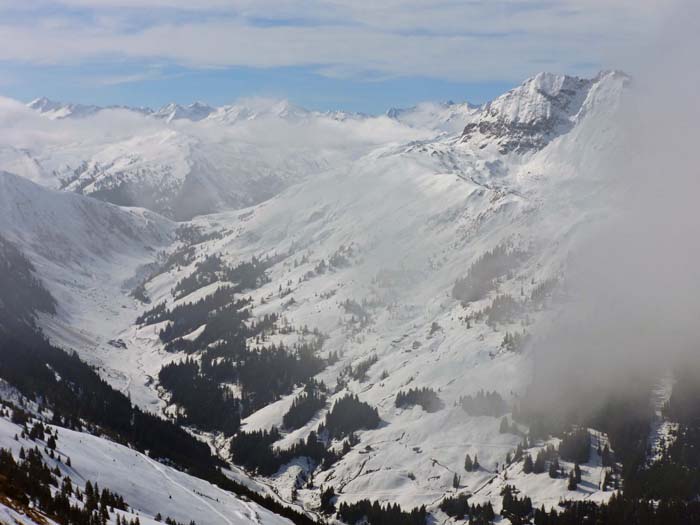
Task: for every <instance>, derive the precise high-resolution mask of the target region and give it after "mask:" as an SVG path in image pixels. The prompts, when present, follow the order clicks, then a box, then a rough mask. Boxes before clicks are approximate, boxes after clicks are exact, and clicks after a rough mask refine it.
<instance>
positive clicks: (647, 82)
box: [532, 2, 700, 410]
mask: <svg viewBox="0 0 700 525" xmlns="http://www.w3.org/2000/svg"><path fill="white" fill-rule="evenodd" d="M698 15H700V9H699V8H698V6H697V5H695V4H691V3H690V2H683V3H681V4H676V5H675V9H674V10H672V11H669V12H668V13H667V17H666V18H664V21H665V22H666V23H665V24H664V27H663V29H662V31H660V33H659V34H658V35H656V36H655V37H653V38H651V39H650V41H649V42H648V46H647V47H640V49H639V51H640V53H639V55H640V58H639V60H638V62H637V64H635V66H634V67H633V68H632V73H633V82H632V89H630V90H629V93H628V96H626V97H625V100H624V101H623V106H622V107H621V109H620V114H619V115H618V116H616V119H615V120H616V123H617V124H616V125H617V126H619V129H618V130H617V137H618V139H617V141H616V142H614V143H613V144H611V145H610V148H609V150H608V151H607V152H606V153H605V154H604V156H603V157H602V158H601V159H600V166H602V171H600V172H596V173H582V174H580V177H581V180H583V181H585V180H590V179H596V180H599V181H602V184H603V188H604V189H603V191H602V192H599V193H598V195H597V198H598V199H603V201H602V202H596V203H595V205H596V206H600V207H601V208H603V209H607V210H608V212H607V215H606V218H605V219H604V220H602V221H598V222H597V223H595V224H589V225H588V227H587V228H586V230H587V231H586V232H585V235H583V236H582V238H581V239H580V241H579V243H578V246H577V247H576V249H575V250H574V251H573V253H572V254H571V258H570V261H569V265H568V268H567V277H566V282H565V285H564V289H565V291H566V294H565V295H566V299H565V301H564V303H563V304H562V305H561V310H560V312H559V314H558V317H557V318H556V320H555V322H554V323H553V325H550V326H546V327H542V328H541V329H540V332H539V334H538V336H539V337H538V338H537V340H536V342H535V344H534V345H533V352H534V354H535V369H536V371H535V384H534V387H533V391H532V395H533V396H535V398H536V399H537V400H538V401H539V403H541V404H543V405H544V406H545V407H546V408H553V407H554V406H557V407H559V406H562V405H567V404H568V403H567V402H568V401H574V402H576V401H579V400H580V396H582V395H588V396H590V395H593V394H597V395H598V396H599V397H598V400H599V401H602V400H604V399H605V398H606V397H607V396H608V395H610V394H615V393H619V392H625V391H626V390H627V389H629V388H633V387H637V386H639V385H640V383H643V382H644V381H646V380H649V381H652V382H653V381H658V380H659V379H660V377H661V376H662V375H663V374H664V373H666V372H670V371H672V369H673V367H674V366H677V365H678V364H679V363H682V362H685V360H687V359H688V358H692V359H696V360H700V349H699V348H698V318H699V317H698V314H699V313H700V265H698V260H699V258H700V216H698V197H699V196H700V173H699V170H698V161H697V156H698V146H697V144H698V137H700V133H699V132H700V105H699V104H698V95H697V94H698V93H699V92H700V72H699V71H698V67H697V66H698V58H697V50H698V49H700V46H699V44H700V41H699V35H700V24H699V23H698V21H699V20H700V17H699V16H698ZM652 50H653V51H652ZM601 155H603V154H601ZM599 169H600V168H598V167H596V170H599ZM567 396H572V397H571V398H567ZM594 397H595V396H594ZM589 401H590V400H588V401H586V402H584V403H583V404H588V405H589V406H588V408H590V409H591V410H593V409H595V403H593V405H591V403H590V402H589ZM577 404H578V403H577Z"/></svg>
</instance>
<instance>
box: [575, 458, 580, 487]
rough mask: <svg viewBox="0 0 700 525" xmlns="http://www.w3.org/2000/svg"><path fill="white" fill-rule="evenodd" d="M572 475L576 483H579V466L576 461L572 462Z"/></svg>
mask: <svg viewBox="0 0 700 525" xmlns="http://www.w3.org/2000/svg"><path fill="white" fill-rule="evenodd" d="M574 477H575V478H576V483H581V467H579V466H578V463H576V464H574Z"/></svg>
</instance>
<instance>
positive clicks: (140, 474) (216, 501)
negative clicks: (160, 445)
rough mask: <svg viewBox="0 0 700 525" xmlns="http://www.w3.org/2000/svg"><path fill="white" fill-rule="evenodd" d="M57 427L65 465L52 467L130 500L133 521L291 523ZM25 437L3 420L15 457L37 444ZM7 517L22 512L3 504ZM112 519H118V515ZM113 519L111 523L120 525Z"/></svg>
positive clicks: (2, 431) (0, 440)
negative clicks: (160, 519) (167, 517)
mask: <svg viewBox="0 0 700 525" xmlns="http://www.w3.org/2000/svg"><path fill="white" fill-rule="evenodd" d="M52 428H56V430H58V435H59V437H58V447H57V449H56V452H57V454H59V455H60V456H61V457H62V458H63V462H58V461H55V460H52V459H50V458H49V457H48V455H44V461H45V462H46V463H47V465H49V467H51V468H53V467H56V466H57V467H58V468H59V469H60V470H61V475H62V476H65V475H68V476H69V477H70V478H71V481H72V482H73V484H74V486H78V487H81V488H82V487H84V485H85V482H86V481H87V480H89V481H91V482H92V483H95V482H97V484H98V485H99V486H100V487H101V488H108V489H110V490H112V491H113V492H116V493H118V494H120V495H122V496H124V499H125V500H126V502H127V504H128V505H129V507H130V509H131V510H132V511H133V512H130V513H121V512H120V514H121V515H122V516H124V515H126V517H127V518H128V519H132V518H134V517H135V516H138V517H139V519H140V520H141V523H142V524H144V525H152V524H154V523H158V522H157V521H156V520H155V519H154V517H155V516H156V515H157V514H158V513H160V514H162V515H163V517H166V516H169V517H170V518H173V519H175V520H177V521H178V522H182V523H189V522H190V521H191V520H194V521H195V522H196V523H198V524H200V525H204V524H212V525H219V524H222V525H239V524H246V523H254V524H259V525H268V524H269V525H283V524H286V523H290V522H289V521H288V520H286V519H284V518H281V517H279V516H276V515H275V514H272V513H271V512H269V511H268V510H266V509H264V508H262V507H260V506H259V505H257V504H255V503H252V502H248V501H243V500H241V499H239V498H237V497H236V496H235V495H233V494H231V493H230V492H226V491H224V490H221V489H219V488H218V487H215V486H213V485H211V484H210V483H207V482H206V481H202V480H200V479H198V478H194V477H192V476H189V475H187V474H185V473H183V472H180V471H178V470H175V469H173V468H171V467H168V466H165V465H163V464H161V463H158V462H157V461H155V460H153V459H151V458H149V457H148V456H146V455H144V454H141V453H140V452H137V451H135V450H132V449H130V448H127V447H124V446H122V445H119V444H117V443H114V442H112V441H108V440H107V439H103V438H100V437H96V436H92V435H90V434H86V433H83V432H74V431H72V430H68V429H65V428H60V427H52ZM21 433H22V428H21V427H20V426H18V425H15V424H13V423H11V422H10V421H8V420H7V419H4V418H0V446H2V447H3V448H9V449H11V450H12V452H13V455H15V456H18V455H19V451H20V449H21V448H22V447H24V448H25V450H26V449H29V448H33V447H34V446H35V445H37V443H35V442H32V441H30V440H29V439H24V438H21V437H20V438H19V440H18V441H15V440H14V436H15V435H16V434H17V435H19V434H21ZM66 457H69V458H70V460H71V466H70V467H67V466H66V465H65V459H66ZM3 516H6V519H10V518H12V519H14V516H16V513H15V512H13V511H12V509H8V508H6V507H4V506H3V507H0V523H3V521H2V520H3ZM112 518H113V520H116V514H115V515H113V516H112ZM23 520H26V518H20V523H22V524H24V523H34V522H33V521H23ZM113 520H111V521H110V523H114V521H113ZM7 523H8V524H9V523H14V522H13V521H8V522H7Z"/></svg>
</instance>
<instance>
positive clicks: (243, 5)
mask: <svg viewBox="0 0 700 525" xmlns="http://www.w3.org/2000/svg"><path fill="white" fill-rule="evenodd" d="M0 2H1V0H0ZM55 3H56V2H54V4H55ZM60 3H61V4H62V5H64V6H66V7H70V8H73V9H75V8H79V9H80V12H79V13H77V14H76V12H75V11H73V10H66V11H65V13H63V14H61V15H60V16H56V15H55V9H54V10H51V12H53V13H54V14H52V15H51V16H49V15H44V14H43V13H44V10H42V7H43V6H44V5H45V2H43V0H33V1H30V2H28V3H27V4H25V7H24V9H27V10H30V11H31V13H32V15H31V19H30V18H29V17H27V19H26V21H25V22H22V20H23V19H22V17H19V18H17V17H15V19H14V20H15V21H13V23H11V24H8V23H5V24H4V25H3V26H0V60H13V61H21V62H28V63H33V64H65V63H80V62H81V61H83V60H87V59H96V58H97V59H106V58H107V57H120V58H122V57H127V58H133V59H139V60H167V61H171V62H173V63H176V64H180V65H185V66H188V67H222V66H223V67H226V66H252V67H278V66H310V67H315V68H317V69H318V70H319V71H320V72H326V73H327V74H332V75H336V76H337V75H365V76H368V75H369V76H370V77H372V76H377V75H379V76H381V75H419V76H429V77H436V78H443V79H449V80H456V81H484V80H494V79H497V80H520V79H522V78H523V77H524V76H527V75H529V74H531V73H533V72H535V71H538V70H542V69H547V70H556V71H574V72H579V71H581V70H586V69H587V67H586V65H589V64H590V65H591V66H588V69H590V68H595V67H597V66H602V67H612V66H615V67H619V66H622V67H624V66H625V64H624V63H623V64H620V63H619V62H624V61H625V60H626V59H627V58H628V57H630V56H633V55H634V52H635V49H636V46H637V45H638V42H639V41H640V39H641V37H642V36H643V35H645V34H648V32H649V31H650V30H651V28H652V27H653V25H654V22H655V20H657V19H658V13H659V10H660V8H659V7H658V4H657V3H655V2H652V1H651V0H642V1H635V2H632V1H631V0H616V1H605V2H604V1H603V0H510V1H504V0H471V1H456V0H445V1H442V2H434V1H432V0H430V1H429V0H385V1H384V2H372V1H369V0H355V1H350V0H310V1H307V2H293V1H290V0H257V1H252V0H231V1H229V0H203V1H201V2H191V1H185V0H101V1H90V0H61V1H60ZM8 5H9V4H8V3H0V15H1V14H2V11H3V10H6V9H9V7H8ZM195 5H196V6H197V10H196V11H195V10H194V8H193V6H195ZM146 8H148V9H150V11H145V9H146ZM159 10H161V11H163V10H175V11H176V12H177V13H178V14H177V15H172V12H171V11H168V12H169V13H170V16H163V17H162V18H159V17H158V16H157V14H158V12H159ZM86 13H88V14H87V15H86ZM146 13H148V16H145V14H146ZM86 18H87V20H86ZM260 19H265V20H267V21H268V23H265V24H260V23H259V21H260ZM161 20H163V21H161ZM134 26H136V28H134ZM612 61H614V62H615V63H609V62H612ZM584 72H585V71H584Z"/></svg>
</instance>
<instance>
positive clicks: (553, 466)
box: [549, 458, 559, 479]
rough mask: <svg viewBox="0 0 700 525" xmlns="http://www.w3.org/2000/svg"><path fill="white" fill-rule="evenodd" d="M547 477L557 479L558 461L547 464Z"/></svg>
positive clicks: (555, 459)
mask: <svg viewBox="0 0 700 525" xmlns="http://www.w3.org/2000/svg"><path fill="white" fill-rule="evenodd" d="M549 477H550V478H553V479H556V478H558V477H559V460H558V459H557V458H554V460H553V461H550V462H549Z"/></svg>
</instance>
